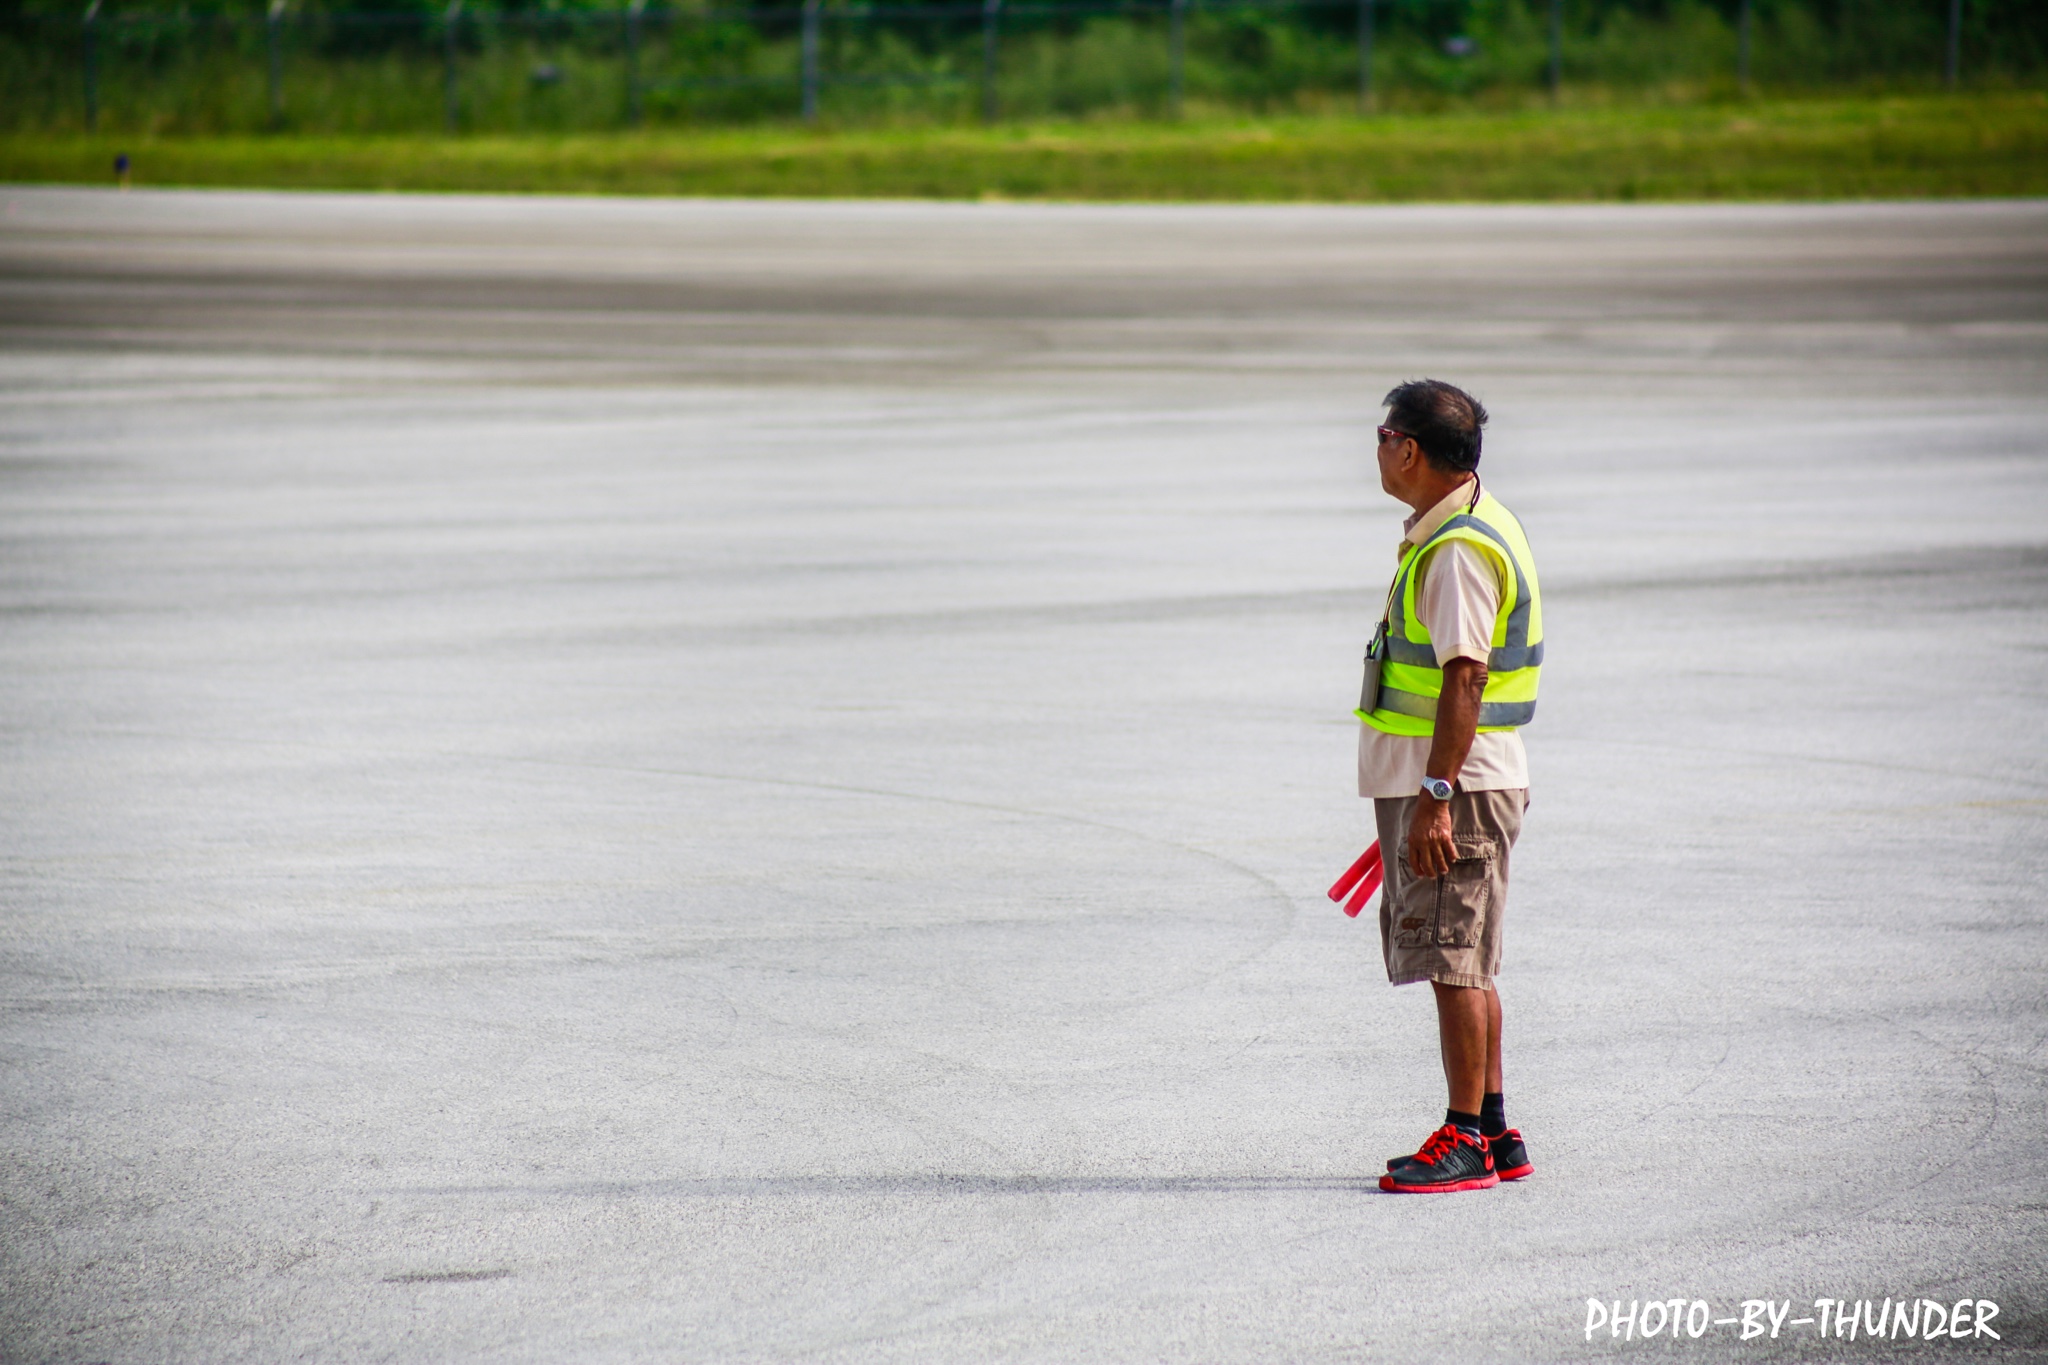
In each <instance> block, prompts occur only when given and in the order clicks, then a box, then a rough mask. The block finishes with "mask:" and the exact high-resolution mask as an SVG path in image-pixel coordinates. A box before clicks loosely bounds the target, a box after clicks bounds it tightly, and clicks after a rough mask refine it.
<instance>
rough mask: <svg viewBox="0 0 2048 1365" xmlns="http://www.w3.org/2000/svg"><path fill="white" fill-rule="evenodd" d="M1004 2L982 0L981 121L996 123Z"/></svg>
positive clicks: (1000, 0) (999, 0)
mask: <svg viewBox="0 0 2048 1365" xmlns="http://www.w3.org/2000/svg"><path fill="white" fill-rule="evenodd" d="M1002 17H1003V0H981V121H982V122H983V123H994V122H995V121H996V41H997V29H998V27H999V26H1000V24H1001V22H1002Z"/></svg>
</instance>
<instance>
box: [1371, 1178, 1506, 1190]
mask: <svg viewBox="0 0 2048 1365" xmlns="http://www.w3.org/2000/svg"><path fill="white" fill-rule="evenodd" d="M1498 1184H1500V1177H1499V1176H1497V1175H1494V1174H1491V1173H1488V1174H1486V1175H1483V1176H1480V1177H1479V1178H1478V1179H1477V1180H1460V1181H1459V1182H1458V1183H1457V1184H1455V1185H1397V1184H1395V1183H1394V1177H1393V1176H1391V1175H1383V1176H1381V1177H1380V1188H1381V1189H1383V1190H1385V1191H1386V1192H1387V1193H1388V1194H1456V1193H1458V1192H1459V1191H1460V1190H1490V1189H1492V1188H1493V1187H1494V1186H1495V1185H1498Z"/></svg>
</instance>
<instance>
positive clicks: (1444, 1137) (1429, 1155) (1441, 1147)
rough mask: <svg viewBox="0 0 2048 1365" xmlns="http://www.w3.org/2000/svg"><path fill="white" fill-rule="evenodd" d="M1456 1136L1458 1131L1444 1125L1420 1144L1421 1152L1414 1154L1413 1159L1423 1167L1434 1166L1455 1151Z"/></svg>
mask: <svg viewBox="0 0 2048 1365" xmlns="http://www.w3.org/2000/svg"><path fill="white" fill-rule="evenodd" d="M1458 1136H1459V1135H1458V1130H1457V1129H1456V1128H1455V1127H1454V1126H1452V1125H1451V1124H1448V1123H1447V1124H1445V1125H1444V1126H1443V1127H1441V1128H1439V1129H1437V1130H1436V1131H1435V1132H1434V1133H1431V1134H1430V1135H1429V1140H1428V1141H1427V1142H1425V1143H1423V1144H1422V1150H1421V1151H1419V1152H1417V1153H1416V1154H1415V1159H1416V1160H1417V1161H1419V1162H1421V1163H1422V1164H1423V1165H1425V1166H1434V1165H1436V1164H1437V1162H1438V1161H1439V1160H1441V1159H1442V1158H1444V1157H1446V1156H1449V1155H1450V1154H1451V1153H1452V1152H1453V1151H1455V1150H1456V1149H1457V1146H1458Z"/></svg>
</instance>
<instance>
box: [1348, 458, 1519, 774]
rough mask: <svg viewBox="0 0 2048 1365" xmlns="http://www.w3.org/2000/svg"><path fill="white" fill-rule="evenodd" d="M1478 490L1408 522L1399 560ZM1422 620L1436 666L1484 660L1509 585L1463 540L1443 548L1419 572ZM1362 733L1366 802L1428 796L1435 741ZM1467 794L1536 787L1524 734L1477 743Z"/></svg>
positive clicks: (1471, 483)
mask: <svg viewBox="0 0 2048 1365" xmlns="http://www.w3.org/2000/svg"><path fill="white" fill-rule="evenodd" d="M1476 492H1478V485H1477V482H1476V480H1471V479H1468V480H1466V481H1465V482H1464V483H1462V484H1459V485H1458V486H1457V488H1455V489H1453V490H1452V491H1451V492H1450V493H1449V494H1448V495H1447V496H1446V497H1445V498H1444V500H1443V501H1442V502H1439V503H1438V504H1436V506H1434V507H1432V508H1430V509H1429V510H1428V511H1427V512H1423V513H1421V514H1420V515H1418V516H1413V517H1410V518H1408V520H1407V522H1406V523H1404V525H1403V528H1402V529H1403V531H1404V532H1405V534H1403V535H1402V537H1401V544H1400V546H1399V547H1398V548H1397V549H1396V551H1395V555H1396V557H1397V558H1398V557H1399V556H1400V555H1403V554H1406V553H1407V552H1408V547H1409V546H1411V545H1420V544H1422V543H1423V542H1424V541H1426V540H1428V539H1429V538H1430V537H1431V536H1433V535H1435V534H1436V531H1437V528H1438V527H1440V526H1442V525H1443V524H1444V523H1445V522H1447V521H1449V520H1450V519H1451V518H1452V517H1454V516H1456V515H1457V514H1458V513H1460V512H1462V511H1464V510H1465V509H1466V508H1467V507H1469V506H1471V505H1472V500H1473V495H1474V494H1475V493H1476ZM1415 573H1416V584H1415V615H1416V617H1417V619H1419V620H1420V621H1421V622H1422V625H1423V628H1424V629H1425V630H1427V631H1428V632H1429V638H1430V641H1431V643H1432V644H1434V645H1435V646H1436V661H1437V666H1438V667H1442V666H1443V665H1445V664H1447V663H1449V662H1450V661H1451V660H1453V659H1478V660H1479V661H1480V662H1482V663H1483V662H1485V661H1486V659H1487V656H1488V655H1490V654H1491V653H1492V651H1493V618H1494V617H1496V616H1498V615H1499V614H1500V601H1501V596H1502V594H1503V593H1504V592H1505V591H1506V586H1505V584H1503V582H1502V581H1501V567H1500V564H1499V562H1498V561H1496V560H1495V559H1494V558H1493V556H1491V555H1489V554H1486V553H1484V552H1483V551H1480V550H1476V549H1474V548H1473V547H1472V546H1470V545H1468V544H1466V543H1465V542H1463V541H1460V540H1453V541H1450V542H1448V543H1446V544H1443V545H1439V546H1438V547H1437V548H1435V549H1434V550H1431V551H1430V552H1429V553H1428V554H1426V555H1424V556H1423V559H1422V562H1421V563H1420V564H1418V565H1416V566H1415ZM1358 729H1359V735H1358V794H1359V795H1360V796H1367V797H1380V796H1413V795H1415V794H1416V793H1417V792H1419V791H1421V790H1422V778H1423V775H1424V772H1425V771H1426V770H1427V768H1428V767H1429V746H1430V744H1431V742H1432V741H1431V739H1430V737H1429V736H1428V735H1389V734H1382V733H1381V732H1380V731H1378V730H1375V729H1373V728H1372V727H1371V726H1370V725H1367V724H1365V723H1364V722H1363V721H1360V722H1359V726H1358ZM1458 785H1459V787H1461V788H1462V789H1464V790H1465V791H1475V792H1483V791H1507V790H1513V789H1515V788H1518V787H1527V786H1528V785H1529V755H1528V752H1527V751H1526V750H1524V749H1523V748H1522V735H1521V732H1520V731H1519V730H1496V731H1493V732H1491V733H1485V734H1477V735H1474V736H1473V737H1472V752H1471V753H1469V754H1467V755H1466V756H1465V766H1464V768H1463V769H1462V770H1461V771H1460V772H1459V773H1458Z"/></svg>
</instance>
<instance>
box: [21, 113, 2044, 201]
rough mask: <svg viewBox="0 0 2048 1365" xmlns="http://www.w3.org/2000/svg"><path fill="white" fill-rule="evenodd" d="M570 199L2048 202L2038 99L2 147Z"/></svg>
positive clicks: (328, 183) (138, 167) (185, 168)
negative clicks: (2022, 198)
mask: <svg viewBox="0 0 2048 1365" xmlns="http://www.w3.org/2000/svg"><path fill="white" fill-rule="evenodd" d="M119 151H125V152H127V153H128V154H129V155H130V156H131V158H132V159H133V163H134V171H133V179H134V183H136V184H139V185H209V186H247V187H265V188H276V189H353V190H438V191H493V192H512V193H543V192H545V193H570V194H677V195H770V196H813V197H876V198H916V199H974V198H990V197H1000V198H1006V199H1041V200H1139V201H1205V200H1206V201H1283V202H1284V201H1322V202H1399V201H1417V200H1432V201H1459V200H1464V201H1487V200H1493V201H1498V200H1525V201H1527V200H1550V201H1574V200H1575V201H1603V200H1607V201H1611V200H1681V199H1683V200H1701V199H1853V198H1912V197H1935V196H1964V195H1968V196H1977V195H2039V194H2048V95H2044V94H2042V93H2039V92H2019V93H2004V94H1972V95H1960V96H1912V97H1894V98H1869V99H1814V100H1797V101H1793V100H1784V101H1755V102H1747V103H1742V104H1722V105H1693V106H1683V107H1664V108H1632V109H1625V108H1604V109H1572V108H1567V109H1564V110H1560V111H1548V110H1544V111H1534V112H1517V113H1509V114H1499V113H1492V114H1488V113H1476V112H1475V113H1449V114H1431V115H1412V114H1404V115H1393V116H1384V117H1378V118H1371V119H1357V118H1337V117H1322V118H1274V119H1250V118H1237V119H1213V120H1211V119H1199V120H1191V121H1189V122H1186V123H1181V124H1171V125H1157V124H1139V123H1091V124H1073V125H1033V126H1020V127H1004V128H995V129H978V128H974V129H962V128H907V129H906V128H855V129H839V130H823V131H816V130H807V129H799V128H788V127H774V128H752V129H737V130H715V131H702V132H694V131H658V132H645V133H619V134H611V135H603V136H575V137H559V138H553V137H492V136H465V137H452V138H441V137H379V138H371V137H361V138H337V137H301V136H292V135H278V136H269V137H264V136H255V137H180V138H161V139H152V138H146V137H133V138H119V137H111V136H100V137H76V136H54V135H49V134H38V135H16V136H8V137H0V180H4V181H11V182H16V183H20V182H61V183H72V184H107V183H110V182H111V180H112V178H113V172H112V165H113V158H114V155H115V153H116V152H119Z"/></svg>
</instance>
